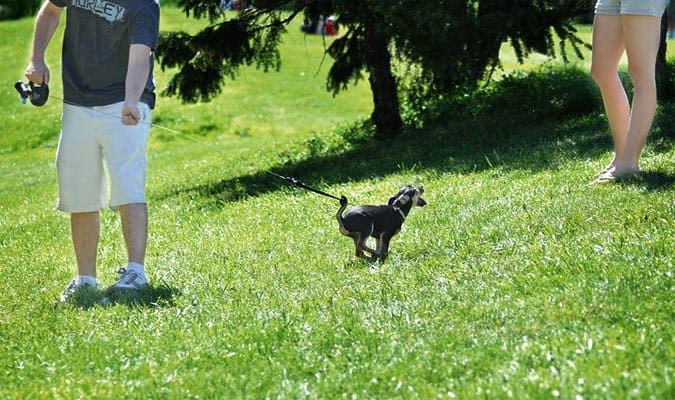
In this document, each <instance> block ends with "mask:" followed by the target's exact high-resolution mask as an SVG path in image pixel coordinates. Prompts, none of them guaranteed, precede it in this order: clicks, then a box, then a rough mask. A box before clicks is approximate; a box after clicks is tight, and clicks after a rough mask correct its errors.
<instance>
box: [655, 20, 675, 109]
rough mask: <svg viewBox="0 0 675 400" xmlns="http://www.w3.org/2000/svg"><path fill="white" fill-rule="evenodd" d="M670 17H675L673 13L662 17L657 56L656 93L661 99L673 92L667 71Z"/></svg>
mask: <svg viewBox="0 0 675 400" xmlns="http://www.w3.org/2000/svg"><path fill="white" fill-rule="evenodd" d="M668 18H675V15H674V16H671V15H665V14H664V15H663V17H662V18H661V43H659V52H658V54H657V56H656V93H657V95H658V98H659V99H662V98H664V99H665V98H668V97H670V95H671V94H672V93H669V91H670V89H671V85H670V82H669V81H668V74H667V71H666V68H667V66H666V41H667V36H668Z"/></svg>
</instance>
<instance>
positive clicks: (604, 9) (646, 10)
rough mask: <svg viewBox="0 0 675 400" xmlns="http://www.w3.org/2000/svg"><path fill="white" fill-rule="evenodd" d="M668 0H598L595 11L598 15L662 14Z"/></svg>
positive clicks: (656, 15) (655, 15)
mask: <svg viewBox="0 0 675 400" xmlns="http://www.w3.org/2000/svg"><path fill="white" fill-rule="evenodd" d="M668 1H669V0H598V1H597V3H595V13H596V14H599V15H651V16H654V17H660V16H662V15H663V11H665V9H666V6H668Z"/></svg>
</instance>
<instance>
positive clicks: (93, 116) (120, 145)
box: [26, 0, 159, 301]
mask: <svg viewBox="0 0 675 400" xmlns="http://www.w3.org/2000/svg"><path fill="white" fill-rule="evenodd" d="M63 8H67V11H66V14H67V18H66V29H65V33H64V38H63V50H62V70H63V74H62V76H63V98H64V104H63V120H62V131H61V137H60V139H59V146H58V150H57V156H56V169H57V173H58V181H59V203H58V209H59V210H61V211H64V212H67V213H70V222H71V231H72V240H73V246H74V248H75V258H76V261H77V268H78V276H77V277H76V278H75V279H73V280H72V281H71V283H70V284H69V285H68V287H67V288H66V290H65V291H64V292H63V294H62V296H61V299H62V300H64V301H65V300H67V299H68V298H70V297H72V296H73V295H74V294H75V293H78V292H79V291H80V290H82V289H95V288H96V287H97V280H96V252H97V247H98V241H99V234H100V216H99V210H101V209H104V208H106V204H105V200H106V199H105V198H106V192H107V190H106V184H105V176H104V172H103V171H104V170H103V162H104V161H105V163H106V166H107V169H108V173H109V176H110V182H111V185H110V186H111V187H110V201H109V205H110V207H111V208H113V209H114V210H119V212H120V216H121V220H122V231H123V235H124V241H125V244H126V249H127V255H128V265H127V267H126V268H121V269H120V270H119V273H120V274H121V277H120V279H119V280H118V281H117V282H116V283H115V284H114V285H112V286H110V287H109V288H108V291H116V290H129V289H140V288H143V287H145V286H147V280H146V277H145V270H144V267H143V263H144V259H145V248H146V243H147V237H148V211H147V207H146V203H145V179H146V147H147V139H148V130H149V126H150V125H149V123H150V110H151V109H152V108H153V107H154V98H155V96H154V92H153V91H154V83H153V78H152V64H153V57H152V52H153V50H154V48H155V46H156V43H157V36H158V32H159V1H158V0H48V1H45V3H44V4H43V5H42V7H41V8H40V11H39V12H38V15H37V19H36V23H35V37H34V41H33V52H32V56H31V61H30V64H29V65H28V67H27V68H26V77H27V78H28V79H29V80H30V81H31V82H33V83H35V84H38V85H39V84H43V83H45V84H46V83H49V68H48V67H47V64H46V63H45V50H46V48H47V45H48V44H49V41H50V40H51V38H52V35H53V34H54V31H55V30H56V27H57V26H58V24H59V20H60V17H61V12H62V11H63Z"/></svg>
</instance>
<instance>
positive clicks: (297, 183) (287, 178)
mask: <svg viewBox="0 0 675 400" xmlns="http://www.w3.org/2000/svg"><path fill="white" fill-rule="evenodd" d="M265 172H267V173H268V174H270V175H272V176H276V177H277V178H279V179H283V180H284V181H286V182H288V183H290V184H291V185H294V186H297V187H299V188H302V189H305V190H308V191H310V192H314V193H318V194H320V195H323V196H326V197H330V198H331V199H335V200H337V201H339V202H342V201H343V200H342V199H341V198H339V197H336V196H333V195H332V194H329V193H326V192H322V191H321V190H318V189H314V188H313V187H310V186H307V184H305V183H304V182H302V181H300V180H298V179H296V178H293V177H292V176H283V175H279V174H277V173H274V172H272V171H265ZM342 198H343V199H345V201H346V200H347V199H346V198H345V197H344V196H342Z"/></svg>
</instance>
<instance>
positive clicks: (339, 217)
mask: <svg viewBox="0 0 675 400" xmlns="http://www.w3.org/2000/svg"><path fill="white" fill-rule="evenodd" d="M348 203H349V202H348V201H347V198H346V197H345V196H341V197H340V208H339V209H338V210H337V213H335V218H336V219H337V222H338V225H340V232H346V231H347V230H346V229H345V226H344V224H343V222H342V213H343V212H344V211H345V208H347V204H348Z"/></svg>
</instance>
